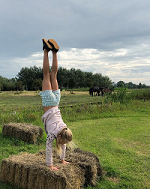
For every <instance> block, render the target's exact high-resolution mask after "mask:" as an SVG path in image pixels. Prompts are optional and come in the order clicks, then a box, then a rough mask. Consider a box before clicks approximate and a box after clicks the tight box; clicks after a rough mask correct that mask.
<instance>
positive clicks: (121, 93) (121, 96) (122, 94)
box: [110, 87, 130, 104]
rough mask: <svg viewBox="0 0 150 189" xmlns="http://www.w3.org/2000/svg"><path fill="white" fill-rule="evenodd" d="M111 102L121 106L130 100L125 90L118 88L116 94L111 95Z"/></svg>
mask: <svg viewBox="0 0 150 189" xmlns="http://www.w3.org/2000/svg"><path fill="white" fill-rule="evenodd" d="M110 97H111V100H112V102H120V103H121V104H123V103H127V102H129V100H130V96H129V95H128V94H127V93H126V88H124V87H120V88H118V91H117V92H114V93H112V94H111V96H110Z"/></svg>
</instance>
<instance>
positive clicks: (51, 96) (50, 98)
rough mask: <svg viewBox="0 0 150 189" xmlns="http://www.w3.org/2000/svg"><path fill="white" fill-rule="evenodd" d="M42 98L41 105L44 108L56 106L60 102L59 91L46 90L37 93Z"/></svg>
mask: <svg viewBox="0 0 150 189" xmlns="http://www.w3.org/2000/svg"><path fill="white" fill-rule="evenodd" d="M39 95H40V96H41V97H42V105H43V106H45V107H48V106H58V105H59V102H60V97H61V94H60V89H58V90H56V91H52V90H46V91H42V92H40V93H39Z"/></svg>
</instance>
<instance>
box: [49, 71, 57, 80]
mask: <svg viewBox="0 0 150 189" xmlns="http://www.w3.org/2000/svg"><path fill="white" fill-rule="evenodd" d="M50 78H52V79H53V78H54V79H55V78H57V72H54V71H51V73H50Z"/></svg>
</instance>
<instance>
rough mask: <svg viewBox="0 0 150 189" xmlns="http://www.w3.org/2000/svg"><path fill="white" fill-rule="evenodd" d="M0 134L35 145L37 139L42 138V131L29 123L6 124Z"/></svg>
mask: <svg viewBox="0 0 150 189" xmlns="http://www.w3.org/2000/svg"><path fill="white" fill-rule="evenodd" d="M2 134H3V135H6V136H10V137H14V138H17V139H20V140H23V141H24V142H28V143H30V144H35V143H36V141H37V138H38V137H42V135H43V130H42V128H40V127H39V126H35V125H32V124H30V123H7V124H5V125H4V126H3V130H2Z"/></svg>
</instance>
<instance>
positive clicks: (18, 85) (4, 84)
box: [0, 66, 148, 91]
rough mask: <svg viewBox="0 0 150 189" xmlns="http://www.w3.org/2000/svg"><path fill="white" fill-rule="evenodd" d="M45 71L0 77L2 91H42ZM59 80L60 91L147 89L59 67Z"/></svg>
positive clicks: (31, 70) (29, 70)
mask: <svg viewBox="0 0 150 189" xmlns="http://www.w3.org/2000/svg"><path fill="white" fill-rule="evenodd" d="M42 80H43V70H42V68H41V67H36V66H33V67H30V68H28V67H24V68H22V69H21V70H20V72H19V73H18V74H17V75H16V77H15V78H12V79H7V78H4V77H2V76H0V91H16V90H19V91H22V90H28V91H34V90H42ZM57 80H58V84H59V87H60V89H66V90H67V89H72V88H90V87H97V86H98V87H107V88H110V89H112V88H113V87H114V86H116V87H122V86H123V87H128V88H147V87H148V86H146V85H145V84H141V83H140V84H139V85H135V84H133V83H132V82H129V83H128V84H126V83H124V82H123V81H119V82H118V83H116V84H113V83H112V81H111V80H110V79H109V77H108V76H102V74H101V73H96V74H93V73H92V72H84V71H81V70H80V69H74V68H71V69H70V70H69V69H66V68H62V67H59V68H58V74H57Z"/></svg>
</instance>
